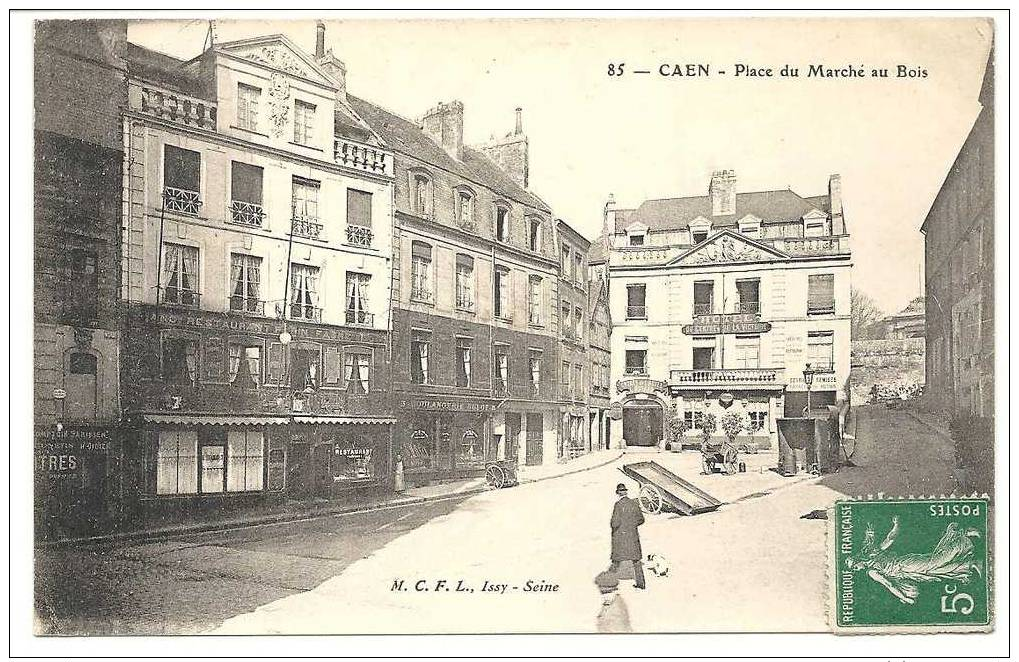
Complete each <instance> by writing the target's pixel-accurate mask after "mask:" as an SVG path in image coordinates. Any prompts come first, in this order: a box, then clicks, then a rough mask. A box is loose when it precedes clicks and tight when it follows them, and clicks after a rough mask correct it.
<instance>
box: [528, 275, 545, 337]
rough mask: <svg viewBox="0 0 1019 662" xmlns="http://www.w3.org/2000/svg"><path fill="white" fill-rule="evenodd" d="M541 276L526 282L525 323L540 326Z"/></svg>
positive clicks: (532, 277) (533, 277)
mask: <svg viewBox="0 0 1019 662" xmlns="http://www.w3.org/2000/svg"><path fill="white" fill-rule="evenodd" d="M541 300H542V296H541V276H531V277H530V278H528V280H527V323H528V324H532V325H534V326H541Z"/></svg>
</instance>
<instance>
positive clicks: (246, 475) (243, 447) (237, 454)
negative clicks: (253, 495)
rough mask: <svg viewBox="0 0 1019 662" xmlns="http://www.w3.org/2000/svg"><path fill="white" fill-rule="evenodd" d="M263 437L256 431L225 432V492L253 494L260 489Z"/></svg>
mask: <svg viewBox="0 0 1019 662" xmlns="http://www.w3.org/2000/svg"><path fill="white" fill-rule="evenodd" d="M263 437H264V435H263V434H262V433H261V432H259V431H256V430H230V431H229V432H227V434H226V456H227V468H226V490H227V492H254V491H257V490H261V489H262V467H263V461H262V458H263V453H264V448H265V444H264V440H263Z"/></svg>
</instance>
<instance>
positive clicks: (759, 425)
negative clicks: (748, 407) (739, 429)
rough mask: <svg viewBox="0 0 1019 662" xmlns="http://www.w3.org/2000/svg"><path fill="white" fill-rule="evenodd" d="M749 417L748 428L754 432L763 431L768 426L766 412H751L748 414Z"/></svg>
mask: <svg viewBox="0 0 1019 662" xmlns="http://www.w3.org/2000/svg"><path fill="white" fill-rule="evenodd" d="M749 416H750V428H751V429H753V430H754V431H760V430H764V428H765V426H767V425H768V412H766V411H752V412H749Z"/></svg>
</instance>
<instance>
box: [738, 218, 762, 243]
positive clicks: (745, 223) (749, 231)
mask: <svg viewBox="0 0 1019 662" xmlns="http://www.w3.org/2000/svg"><path fill="white" fill-rule="evenodd" d="M739 231H740V234H742V235H744V236H747V237H753V238H758V237H760V236H761V219H759V218H757V217H755V216H752V215H749V214H748V215H747V216H744V217H743V218H742V219H740V222H739Z"/></svg>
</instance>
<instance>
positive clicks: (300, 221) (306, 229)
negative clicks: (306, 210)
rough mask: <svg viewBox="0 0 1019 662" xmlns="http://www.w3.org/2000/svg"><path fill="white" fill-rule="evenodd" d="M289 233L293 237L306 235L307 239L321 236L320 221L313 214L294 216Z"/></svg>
mask: <svg viewBox="0 0 1019 662" xmlns="http://www.w3.org/2000/svg"><path fill="white" fill-rule="evenodd" d="M291 233H292V234H293V235H294V236H295V237H306V238H308V239H321V238H322V223H320V222H319V219H317V218H315V217H314V216H294V220H293V223H292V225H291Z"/></svg>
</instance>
